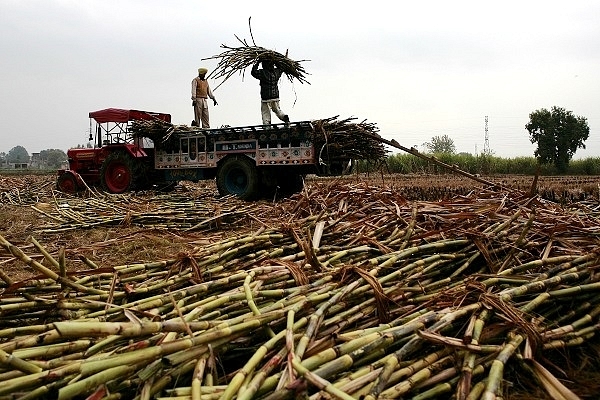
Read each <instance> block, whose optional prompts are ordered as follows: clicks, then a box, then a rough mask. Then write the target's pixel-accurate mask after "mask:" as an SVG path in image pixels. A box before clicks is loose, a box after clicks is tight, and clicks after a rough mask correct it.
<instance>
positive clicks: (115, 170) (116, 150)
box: [57, 108, 171, 193]
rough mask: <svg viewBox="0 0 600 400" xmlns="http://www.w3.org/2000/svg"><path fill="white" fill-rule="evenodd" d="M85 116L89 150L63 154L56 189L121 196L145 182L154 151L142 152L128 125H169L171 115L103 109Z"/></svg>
mask: <svg viewBox="0 0 600 400" xmlns="http://www.w3.org/2000/svg"><path fill="white" fill-rule="evenodd" d="M89 116H90V137H89V140H90V141H93V142H94V145H93V148H78V149H69V150H68V151H67V156H68V160H69V169H67V170H59V171H58V178H57V187H58V189H59V190H61V191H64V192H68V193H73V192H76V191H78V190H81V189H83V188H84V187H85V185H89V186H92V185H101V186H102V188H103V189H104V190H106V191H108V192H110V193H123V192H126V191H128V190H132V189H134V188H136V187H138V186H139V185H140V183H141V182H144V181H145V180H146V177H144V176H143V175H145V174H147V172H148V170H149V169H150V168H151V163H152V161H153V150H154V149H153V148H152V147H147V148H146V147H145V146H144V141H143V139H134V138H133V136H132V135H131V130H130V126H131V125H130V124H131V122H132V121H135V120H161V121H164V122H171V115H170V114H163V113H155V112H148V111H138V110H123V109H117V108H107V109H105V110H100V111H95V112H90V114H89ZM92 121H95V126H92V125H93V124H92ZM92 132H94V133H92ZM140 188H141V187H140Z"/></svg>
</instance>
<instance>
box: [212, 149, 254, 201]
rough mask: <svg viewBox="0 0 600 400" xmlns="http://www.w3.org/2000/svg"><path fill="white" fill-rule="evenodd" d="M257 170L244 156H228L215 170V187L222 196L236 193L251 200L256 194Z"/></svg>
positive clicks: (244, 198) (243, 198) (241, 197)
mask: <svg viewBox="0 0 600 400" xmlns="http://www.w3.org/2000/svg"><path fill="white" fill-rule="evenodd" d="M258 183H259V179H258V171H257V169H256V166H255V165H253V163H252V161H251V160H250V159H249V158H248V157H246V156H234V157H229V158H227V159H225V160H224V161H223V164H221V165H220V166H219V169H218V171H217V188H218V189H219V194H221V195H222V196H226V195H230V194H233V195H236V196H237V197H239V198H240V199H242V200H252V199H254V198H255V197H257V195H258Z"/></svg>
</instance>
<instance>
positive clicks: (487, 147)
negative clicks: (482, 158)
mask: <svg viewBox="0 0 600 400" xmlns="http://www.w3.org/2000/svg"><path fill="white" fill-rule="evenodd" d="M483 154H484V155H486V156H487V155H489V154H490V137H489V135H488V116H487V115H486V116H485V141H484V142H483Z"/></svg>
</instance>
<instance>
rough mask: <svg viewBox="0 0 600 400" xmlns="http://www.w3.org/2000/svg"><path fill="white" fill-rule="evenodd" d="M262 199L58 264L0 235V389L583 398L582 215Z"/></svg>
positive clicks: (585, 235)
mask: <svg viewBox="0 0 600 400" xmlns="http://www.w3.org/2000/svg"><path fill="white" fill-rule="evenodd" d="M328 185H329V186H328ZM273 207H274V208H273V210H272V211H273V212H272V214H276V213H277V214H278V215H283V217H280V218H278V219H277V220H274V219H272V218H271V219H269V218H268V216H267V213H264V209H263V208H261V209H260V214H259V215H257V216H256V217H255V219H259V220H262V228H260V229H258V230H257V231H255V232H253V233H249V234H247V235H240V236H235V237H230V238H228V239H225V240H222V241H219V242H216V243H214V244H211V245H207V246H204V247H199V248H196V250H195V251H194V252H190V253H188V254H180V255H174V256H173V257H172V258H171V259H168V260H163V261H156V262H146V263H139V264H129V265H118V266H114V267H104V268H100V269H97V270H88V271H79V272H77V273H75V272H70V271H69V265H68V262H67V260H66V259H65V257H64V256H63V255H61V254H59V256H58V257H52V256H50V255H49V254H48V252H46V251H44V248H43V246H42V245H41V244H39V243H37V241H33V244H34V246H35V251H36V253H41V254H43V255H44V259H43V261H42V260H39V259H34V258H32V257H30V256H28V255H27V254H25V252H24V251H23V250H21V249H20V248H18V247H16V246H13V245H12V244H11V243H10V242H8V241H7V240H6V239H5V238H3V237H1V236H0V245H1V246H0V248H2V249H3V250H4V251H5V252H9V253H10V254H12V255H13V256H14V257H15V258H18V259H19V260H21V261H22V262H23V263H26V264H27V265H29V266H30V267H31V268H33V269H34V270H35V271H37V273H38V274H39V275H38V276H37V277H35V278H33V279H29V280H26V281H22V282H12V281H11V280H10V276H9V274H3V275H2V276H0V278H2V279H4V280H5V282H6V283H7V288H6V289H4V291H3V293H2V296H1V298H0V328H1V329H0V398H8V397H7V396H12V397H10V398H26V399H36V398H58V399H73V398H82V397H87V398H115V399H116V398H127V399H133V398H136V399H147V398H148V399H149V398H161V399H167V398H173V399H217V398H219V399H234V398H235V399H270V400H275V399H295V398H300V397H302V398H305V397H309V398H311V399H315V400H316V399H329V398H339V399H351V398H364V399H390V398H408V397H410V398H417V399H427V398H430V399H440V398H457V399H494V398H508V397H510V395H511V394H512V393H514V392H515V391H517V390H520V391H521V392H523V391H525V393H527V391H529V393H530V397H536V398H540V397H541V395H540V393H543V392H546V393H552V395H553V396H555V397H554V398H565V399H566V398H577V397H576V396H575V394H574V392H576V393H577V394H578V395H579V396H582V397H584V396H586V394H589V393H594V390H596V393H597V390H598V386H597V384H596V386H593V385H594V383H593V382H587V383H586V384H583V383H581V382H577V379H578V376H577V375H576V374H575V373H574V371H573V368H574V367H573V366H577V365H582V366H583V365H588V367H587V368H588V369H589V368H591V367H592V366H595V367H598V362H597V359H598V358H597V357H596V356H595V355H594V354H593V347H592V344H593V343H594V341H595V342H596V343H597V340H596V339H595V335H596V334H597V331H598V329H600V324H599V320H598V319H599V315H600V296H598V294H599V292H600V280H599V279H598V274H597V272H596V271H597V269H598V267H599V266H600V254H599V250H598V249H599V246H598V244H599V241H600V233H599V232H600V222H599V221H598V220H595V219H591V218H586V216H584V215H579V216H577V218H573V216H572V215H571V214H570V213H566V212H562V210H561V209H560V208H558V207H556V206H555V205H553V204H551V203H546V202H544V201H542V200H540V199H539V198H529V197H527V196H525V195H524V194H522V193H521V192H506V193H499V192H494V191H483V192H482V193H480V194H479V196H463V197H457V198H455V199H453V200H452V201H448V202H409V201H407V200H406V199H404V198H403V197H402V196H401V195H398V194H397V193H394V192H392V191H389V190H386V189H385V188H383V187H369V186H367V185H362V184H356V185H352V184H345V185H340V184H335V183H333V184H325V183H323V184H319V185H314V186H311V187H308V188H306V189H305V191H303V193H302V194H300V195H298V196H297V197H296V198H295V199H294V200H293V201H290V202H288V203H282V204H276V205H273ZM282 211H283V212H284V213H283V214H279V213H281V212H282ZM568 357H571V358H570V359H569V358H568ZM567 363H568V364H569V365H570V368H565V367H563V369H561V368H559V367H558V366H559V365H560V366H565V365H567ZM575 368H576V367H575ZM579 372H580V375H582V371H579ZM559 378H560V379H559ZM579 378H581V376H579ZM561 381H562V382H561ZM586 391H587V392H586ZM557 393H560V395H559V394H557ZM2 396H4V397H2ZM19 396H20V397H19ZM559 396H562V397H559ZM590 398H592V397H590Z"/></svg>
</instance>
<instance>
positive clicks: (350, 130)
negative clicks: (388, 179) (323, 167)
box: [312, 116, 387, 161]
mask: <svg viewBox="0 0 600 400" xmlns="http://www.w3.org/2000/svg"><path fill="white" fill-rule="evenodd" d="M354 121H356V118H354V117H350V118H346V119H338V116H335V117H331V118H325V119H319V120H314V121H312V124H313V131H314V138H315V148H316V149H317V150H319V149H323V150H324V153H323V152H322V153H321V154H320V157H321V158H323V159H326V158H327V157H333V158H335V157H337V156H338V155H342V154H343V155H345V156H346V157H350V158H352V159H355V160H369V161H382V160H383V159H385V157H386V154H387V152H386V150H385V147H384V145H383V143H381V142H380V141H378V140H376V138H377V137H379V134H378V132H379V128H377V125H376V124H374V123H371V122H367V121H366V120H363V121H361V122H354Z"/></svg>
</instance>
